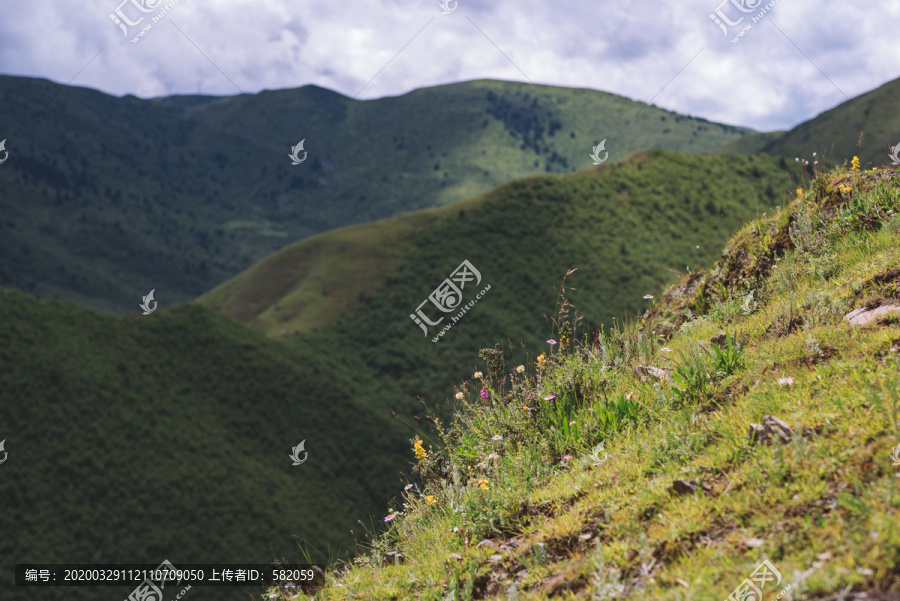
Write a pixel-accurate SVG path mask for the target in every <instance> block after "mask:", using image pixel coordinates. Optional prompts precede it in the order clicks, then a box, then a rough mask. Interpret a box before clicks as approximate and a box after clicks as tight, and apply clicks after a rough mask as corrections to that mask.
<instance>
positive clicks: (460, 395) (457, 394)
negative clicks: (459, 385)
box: [456, 392, 466, 401]
mask: <svg viewBox="0 0 900 601" xmlns="http://www.w3.org/2000/svg"><path fill="white" fill-rule="evenodd" d="M465 396H466V395H464V394H463V393H462V392H457V393H456V400H457V401H461V400H463V398H465Z"/></svg>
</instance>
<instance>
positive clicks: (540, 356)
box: [537, 353, 544, 367]
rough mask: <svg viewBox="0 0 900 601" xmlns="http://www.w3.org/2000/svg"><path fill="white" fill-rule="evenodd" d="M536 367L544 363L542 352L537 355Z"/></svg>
mask: <svg viewBox="0 0 900 601" xmlns="http://www.w3.org/2000/svg"><path fill="white" fill-rule="evenodd" d="M537 362H538V367H540V366H541V365H543V364H544V353H541V354H540V355H538V356H537Z"/></svg>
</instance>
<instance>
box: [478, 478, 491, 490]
mask: <svg viewBox="0 0 900 601" xmlns="http://www.w3.org/2000/svg"><path fill="white" fill-rule="evenodd" d="M490 483H491V481H490V480H488V479H487V478H479V479H478V480H477V481H476V484H478V486H479V487H480V488H481V490H487V489H488V484H490Z"/></svg>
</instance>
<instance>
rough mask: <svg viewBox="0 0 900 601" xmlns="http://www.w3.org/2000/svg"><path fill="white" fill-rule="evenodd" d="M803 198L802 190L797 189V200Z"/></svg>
mask: <svg viewBox="0 0 900 601" xmlns="http://www.w3.org/2000/svg"><path fill="white" fill-rule="evenodd" d="M801 196H803V188H797V198H800V197H801Z"/></svg>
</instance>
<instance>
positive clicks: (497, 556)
mask: <svg viewBox="0 0 900 601" xmlns="http://www.w3.org/2000/svg"><path fill="white" fill-rule="evenodd" d="M488 561H489V562H491V563H497V562H498V561H503V556H502V555H500V554H499V553H494V554H493V555H491V556H490V557H488Z"/></svg>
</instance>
